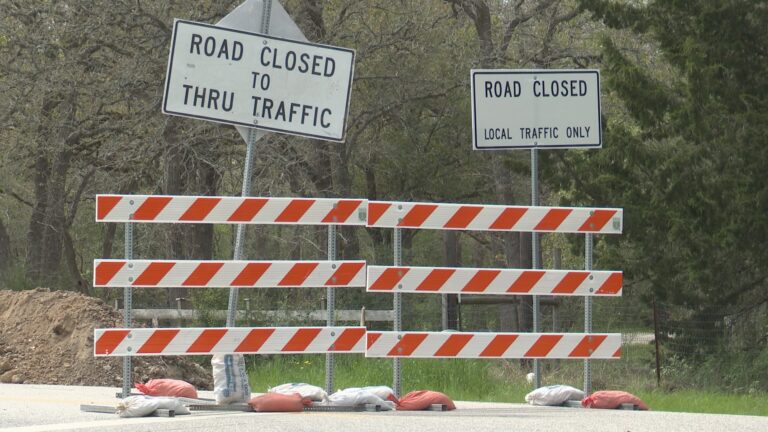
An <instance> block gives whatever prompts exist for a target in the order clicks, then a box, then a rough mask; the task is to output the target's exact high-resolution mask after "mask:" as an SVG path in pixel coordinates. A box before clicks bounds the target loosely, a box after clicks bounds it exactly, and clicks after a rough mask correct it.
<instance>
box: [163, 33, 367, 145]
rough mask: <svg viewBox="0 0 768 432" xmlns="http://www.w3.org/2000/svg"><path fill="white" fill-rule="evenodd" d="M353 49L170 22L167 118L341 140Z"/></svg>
mask: <svg viewBox="0 0 768 432" xmlns="http://www.w3.org/2000/svg"><path fill="white" fill-rule="evenodd" d="M353 69H354V51H352V50H348V49H345V48H337V47H330V46H325V45H317V44H310V43H304V42H297V41H288V40H285V39H280V38H274V37H269V36H265V35H260V34H255V33H247V32H242V31H237V30H230V29H226V28H220V27H215V26H211V25H207V24H200V23H194V22H189V21H183V20H177V21H176V22H175V24H174V36H173V44H172V49H171V55H170V59H169V65H168V76H167V78H166V88H165V95H164V100H163V111H164V112H165V113H167V114H175V115H182V116H188V117H194V118H202V119H207V120H211V121H217V122H222V123H229V124H235V125H240V126H248V127H256V128H260V129H266V130H273V131H277V132H285V133H291V134H297V135H304V136H308V137H314V138H321V139H328V140H333V141H341V140H343V137H344V130H345V123H346V116H347V109H348V104H349V93H350V89H351V83H352V74H353Z"/></svg>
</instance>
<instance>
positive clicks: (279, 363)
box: [248, 355, 768, 416]
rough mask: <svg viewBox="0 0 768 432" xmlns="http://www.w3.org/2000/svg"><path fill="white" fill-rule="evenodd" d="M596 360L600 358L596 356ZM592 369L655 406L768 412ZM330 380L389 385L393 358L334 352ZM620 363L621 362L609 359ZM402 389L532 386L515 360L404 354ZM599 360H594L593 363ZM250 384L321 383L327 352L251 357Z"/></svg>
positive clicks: (605, 382)
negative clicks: (413, 356)
mask: <svg viewBox="0 0 768 432" xmlns="http://www.w3.org/2000/svg"><path fill="white" fill-rule="evenodd" d="M595 363H599V362H595ZM602 363H603V364H601V365H600V366H601V367H600V368H596V371H595V372H598V371H599V372H600V373H595V374H594V377H595V379H594V386H595V389H601V388H605V389H622V390H626V391H628V392H630V393H633V394H635V395H637V396H638V397H640V398H641V399H642V400H643V401H645V402H646V403H647V404H648V405H649V406H650V407H651V409H652V410H654V411H674V412H692V413H719V414H742V415H759V416H768V403H766V402H768V395H766V394H763V393H757V394H732V393H725V392H714V391H704V390H677V391H664V390H658V389H654V388H649V386H648V385H642V386H640V385H638V382H639V381H638V380H635V379H630V380H629V381H627V382H625V385H624V386H623V385H620V384H617V383H618V382H619V381H618V380H619V379H620V378H621V376H626V375H627V371H626V370H624V369H622V368H621V367H618V368H614V369H615V370H614V371H613V373H611V371H610V370H609V369H608V368H606V367H605V364H606V363H607V364H610V363H613V362H602ZM335 364H336V367H335V376H334V385H335V388H336V389H340V388H347V387H362V386H369V385H387V386H391V385H392V360H390V359H366V358H364V357H360V356H355V355H336V356H335ZM613 364H614V365H615V366H622V364H621V363H618V362H615V363H613ZM401 365H402V366H401V368H402V393H403V394H405V393H407V392H409V391H412V390H425V389H429V390H437V391H440V392H443V393H445V394H447V395H448V396H450V397H451V398H452V399H454V400H466V401H493V402H514V403H524V402H525V395H526V394H527V393H528V392H529V391H531V389H532V388H531V387H530V385H529V384H528V383H527V382H526V381H525V374H526V373H527V372H528V370H529V369H530V368H523V367H521V366H520V363H518V362H516V361H500V360H466V359H465V360H453V359H403V360H401ZM596 366H597V364H596ZM581 368H582V363H581V362H576V361H570V362H569V361H563V362H561V363H559V364H556V366H554V367H551V368H545V374H544V382H545V383H546V384H554V383H557V384H569V385H572V386H574V387H577V388H580V387H581V380H582V377H581V372H580V371H581ZM248 370H249V377H250V383H251V390H252V391H253V392H265V391H266V390H267V389H268V388H270V387H274V386H276V385H279V384H284V383H289V382H304V383H308V384H312V385H316V386H320V387H325V355H295V356H294V355H288V356H272V357H268V356H262V357H253V358H249V364H248Z"/></svg>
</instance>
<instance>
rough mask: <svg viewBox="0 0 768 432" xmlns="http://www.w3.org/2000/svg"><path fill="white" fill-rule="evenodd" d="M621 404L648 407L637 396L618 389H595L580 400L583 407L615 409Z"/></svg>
mask: <svg viewBox="0 0 768 432" xmlns="http://www.w3.org/2000/svg"><path fill="white" fill-rule="evenodd" d="M621 404H632V405H636V406H637V407H638V408H640V409H641V410H648V409H649V408H648V405H646V404H645V402H643V401H642V400H641V399H640V398H639V397H637V396H635V395H633V394H631V393H627V392H625V391H619V390H601V391H596V392H594V393H592V394H591V395H589V396H587V397H585V398H584V399H582V401H581V406H583V407H585V408H606V409H616V408H618V407H620V406H621Z"/></svg>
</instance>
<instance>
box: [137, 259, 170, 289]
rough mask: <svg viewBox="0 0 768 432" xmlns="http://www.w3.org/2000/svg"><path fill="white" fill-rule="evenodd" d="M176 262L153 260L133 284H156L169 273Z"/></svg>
mask: <svg viewBox="0 0 768 432" xmlns="http://www.w3.org/2000/svg"><path fill="white" fill-rule="evenodd" d="M174 265H175V263H172V262H153V263H150V264H149V265H148V266H147V268H146V269H144V271H143V272H141V274H140V275H139V277H137V278H136V280H135V281H133V284H132V285H133V286H155V285H157V284H159V283H160V281H161V280H162V279H163V278H164V277H165V275H166V274H168V272H169V271H171V269H172V268H173V266H174Z"/></svg>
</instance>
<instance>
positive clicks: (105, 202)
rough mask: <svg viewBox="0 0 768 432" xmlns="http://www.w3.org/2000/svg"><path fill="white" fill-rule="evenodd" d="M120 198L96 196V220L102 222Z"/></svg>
mask: <svg viewBox="0 0 768 432" xmlns="http://www.w3.org/2000/svg"><path fill="white" fill-rule="evenodd" d="M122 198H123V197H121V196H113V195H98V196H96V220H97V221H100V220H104V218H106V217H107V215H108V214H109V212H111V211H112V209H113V208H115V206H116V205H117V203H119V202H120V200H121V199H122Z"/></svg>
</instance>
